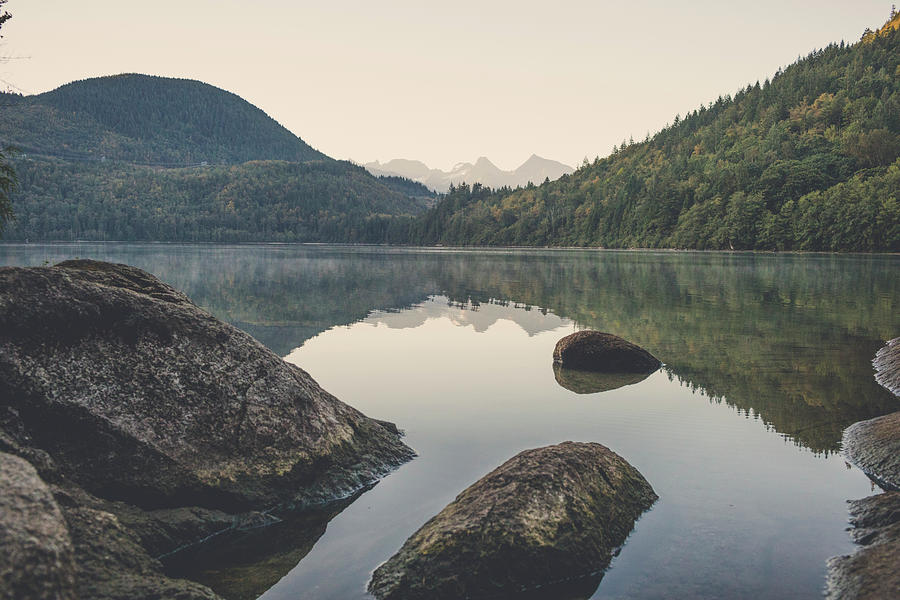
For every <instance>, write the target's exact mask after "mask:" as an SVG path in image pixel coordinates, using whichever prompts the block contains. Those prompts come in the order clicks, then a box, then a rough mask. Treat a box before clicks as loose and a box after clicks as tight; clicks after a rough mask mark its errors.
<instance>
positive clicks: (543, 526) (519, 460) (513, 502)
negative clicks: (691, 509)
mask: <svg viewBox="0 0 900 600" xmlns="http://www.w3.org/2000/svg"><path fill="white" fill-rule="evenodd" d="M656 499H657V496H656V494H655V493H654V492H653V489H652V488H651V487H650V484H649V483H647V481H646V480H645V479H644V478H643V477H642V476H641V474H640V473H639V472H638V471H637V469H635V468H634V467H632V466H631V465H629V464H628V463H627V462H626V461H625V460H624V459H623V458H622V457H620V456H618V455H617V454H615V453H614V452H612V451H611V450H609V449H608V448H606V447H604V446H602V445H600V444H592V443H575V442H564V443H562V444H558V445H555V446H547V447H544V448H538V449H535V450H526V451H524V452H521V453H519V454H517V455H516V456H514V457H513V458H512V459H510V460H508V461H507V462H505V463H504V464H503V465H501V466H500V467H498V468H497V469H495V470H494V471H492V472H491V473H489V474H488V475H486V476H485V477H483V478H482V479H480V480H478V481H477V482H476V483H474V484H473V485H471V486H470V487H469V488H467V489H466V490H465V491H463V492H462V493H461V494H459V496H457V497H456V499H455V500H454V501H453V502H451V503H450V504H449V505H447V507H446V508H444V510H442V511H441V512H440V513H439V514H438V515H436V516H435V517H433V518H432V519H431V520H430V521H428V522H427V523H426V524H425V525H423V526H422V528H421V529H419V530H418V531H417V532H416V533H414V534H413V535H412V536H411V537H410V538H409V539H408V540H407V541H406V543H404V544H403V547H402V548H401V549H400V551H399V552H397V554H395V555H394V556H393V557H391V559H390V560H388V561H387V562H386V563H384V564H383V565H382V566H380V567H379V568H378V569H376V571H375V573H374V575H373V576H372V580H371V582H370V583H369V590H370V591H371V592H372V593H373V594H374V595H375V596H376V597H377V598H379V599H391V600H394V599H400V598H403V599H406V600H417V599H425V598H428V599H434V600H441V599H447V600H449V599H459V598H480V597H491V598H493V597H507V596H509V595H512V594H517V593H519V592H522V591H529V590H530V591H532V592H533V591H535V590H538V589H540V590H542V591H541V592H540V593H541V594H543V595H542V596H540V597H546V598H559V597H562V595H558V594H557V593H556V592H555V591H554V589H553V586H554V584H562V585H565V586H567V587H571V585H572V583H573V582H574V581H578V580H580V579H583V580H587V581H589V582H590V583H591V584H592V585H593V586H594V587H596V583H597V582H598V581H599V574H600V573H602V570H603V569H605V568H606V566H607V565H608V564H609V561H610V560H611V558H612V556H613V554H614V552H616V550H617V548H619V547H620V546H621V544H622V543H624V542H625V538H626V537H628V534H629V533H630V532H631V530H632V528H633V526H634V522H635V520H636V519H637V518H638V517H639V516H640V515H641V514H642V513H643V512H644V511H645V510H647V509H648V508H649V507H650V506H651V505H652V504H653V503H654V502H655V501H656ZM545 591H546V593H545ZM562 593H567V592H561V593H560V594H562ZM589 595H590V593H588V596H589ZM584 597H587V596H584Z"/></svg>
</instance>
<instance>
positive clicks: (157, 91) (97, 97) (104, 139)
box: [0, 74, 328, 166]
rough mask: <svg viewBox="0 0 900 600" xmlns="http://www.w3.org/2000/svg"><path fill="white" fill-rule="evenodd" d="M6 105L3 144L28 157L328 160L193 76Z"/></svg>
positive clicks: (80, 86)
mask: <svg viewBox="0 0 900 600" xmlns="http://www.w3.org/2000/svg"><path fill="white" fill-rule="evenodd" d="M2 100H4V101H5V102H4V104H5V105H6V106H4V110H3V119H2V120H0V139H2V140H4V141H5V142H7V143H10V144H12V145H14V146H17V147H19V148H20V149H21V150H22V151H23V152H29V153H37V154H42V155H48V156H58V157H61V158H70V159H83V160H91V159H93V160H100V159H101V158H103V157H105V158H106V159H107V160H123V161H129V162H142V163H147V164H154V165H157V164H159V165H165V166H169V165H177V166H186V165H189V164H191V163H200V162H208V163H229V164H230V163H241V162H246V161H248V160H269V159H273V160H288V161H295V162H306V161H310V160H327V159H328V157H326V156H325V155H324V154H322V153H321V152H318V151H317V150H314V149H313V148H311V147H310V146H309V145H308V144H307V143H306V142H304V141H303V140H301V139H300V138H299V137H297V136H296V135H294V134H293V133H291V132H290V131H288V130H287V129H286V128H284V127H283V126H281V125H280V124H279V123H278V122H276V121H275V120H274V119H272V118H271V117H269V116H268V115H267V114H266V113H264V112H263V111H262V110H260V109H259V108H257V107H255V106H253V105H252V104H250V103H249V102H247V101H246V100H244V99H242V98H240V97H239V96H237V95H235V94H232V93H230V92H227V91H225V90H221V89H219V88H216V87H213V86H211V85H208V84H205V83H201V82H199V81H192V80H189V79H172V78H167V77H155V76H150V75H138V74H126V75H113V76H109V77H98V78H95V79H85V80H82V81H75V82H72V83H69V84H66V85H64V86H62V87H59V88H57V89H55V90H53V91H50V92H46V93H43V94H37V95H34V96H17V95H12V94H5V95H4V96H3V98H2Z"/></svg>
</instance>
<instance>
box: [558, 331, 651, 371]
mask: <svg viewBox="0 0 900 600" xmlns="http://www.w3.org/2000/svg"><path fill="white" fill-rule="evenodd" d="M553 362H554V363H557V364H559V365H561V366H563V367H566V368H567V369H581V370H585V371H603V372H606V373H650V372H653V371H655V370H656V369H658V368H659V367H660V366H662V363H661V362H660V361H659V359H657V358H656V357H655V356H653V355H652V354H650V353H649V352H647V351H646V350H644V349H643V348H641V347H640V346H636V345H635V344H632V343H631V342H629V341H627V340H624V339H622V338H620V337H619V336H616V335H613V334H611V333H603V332H600V331H589V330H588V331H576V332H575V333H573V334H571V335H567V336H566V337H564V338H562V339H561V340H559V341H558V342H557V343H556V348H554V350H553Z"/></svg>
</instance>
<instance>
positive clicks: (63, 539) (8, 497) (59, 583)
mask: <svg viewBox="0 0 900 600" xmlns="http://www.w3.org/2000/svg"><path fill="white" fill-rule="evenodd" d="M74 583H75V563H74V561H73V559H72V542H71V540H70V539H69V530H68V528H67V527H66V521H65V519H63V516H62V513H61V512H60V510H59V507H58V506H57V505H56V501H54V499H53V496H52V494H51V493H50V489H49V488H48V487H47V485H46V484H45V483H44V482H43V481H41V478H40V477H38V474H37V472H36V471H35V470H34V467H32V466H31V465H30V464H29V463H28V462H26V461H24V460H22V459H21V458H18V457H16V456H12V455H10V454H6V453H4V452H0V599H2V600H69V599H74V598H76V595H75V591H74Z"/></svg>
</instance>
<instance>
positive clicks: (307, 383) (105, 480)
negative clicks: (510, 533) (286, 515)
mask: <svg viewBox="0 0 900 600" xmlns="http://www.w3.org/2000/svg"><path fill="white" fill-rule="evenodd" d="M2 405H6V408H7V409H8V410H14V411H16V412H17V413H18V416H19V418H20V419H21V423H22V428H24V433H23V435H24V436H26V437H27V438H28V439H29V440H30V444H31V445H32V446H35V447H37V448H40V449H41V450H43V451H46V453H47V454H49V456H51V457H52V459H53V460H54V461H55V462H56V463H57V464H58V465H59V469H60V471H61V473H62V475H64V476H66V477H68V478H69V479H71V480H72V481H74V482H76V483H78V484H79V485H81V486H83V487H84V488H85V489H87V490H88V491H90V492H91V493H93V494H95V495H97V496H100V497H103V498H107V499H111V500H123V501H126V502H130V503H132V504H135V505H138V506H140V507H142V508H145V509H146V508H166V507H176V506H191V505H197V506H205V507H208V508H218V509H223V510H246V509H249V508H257V507H263V506H272V505H276V504H280V505H305V504H309V503H318V502H322V501H327V500H332V499H335V498H339V497H342V496H346V495H348V494H350V493H352V492H353V491H356V490H358V489H360V488H361V487H363V486H365V485H367V484H370V483H371V482H373V481H374V480H375V479H377V478H378V477H379V476H380V475H383V474H384V473H386V472H387V471H389V470H390V469H391V468H393V467H395V466H397V465H399V464H401V463H402V462H404V461H406V460H408V459H410V458H411V457H412V456H413V452H412V450H410V449H409V448H408V447H406V446H405V445H404V444H403V443H402V442H401V441H400V439H399V436H398V434H397V432H396V430H393V431H392V430H391V429H390V428H389V427H386V426H385V425H384V424H382V423H379V422H377V421H375V420H373V419H370V418H368V417H366V416H365V415H363V414H361V413H360V412H359V411H357V410H355V409H353V408H351V407H349V406H347V405H346V404H344V403H342V402H340V401H339V400H337V399H336V398H335V397H334V396H332V395H331V394H329V393H327V392H326V391H324V390H323V389H322V388H321V387H319V385H318V384H317V383H316V382H315V381H314V380H313V379H312V378H311V377H310V376H309V375H308V374H307V373H306V372H305V371H303V370H302V369H299V368H297V367H295V366H293V365H290V364H288V363H286V362H284V361H283V360H282V359H281V358H279V357H278V356H276V355H275V354H273V353H272V352H270V351H269V350H268V349H266V348H265V347H264V346H262V345H261V344H259V343H258V342H256V341H255V340H254V339H253V338H251V337H250V336H249V335H247V334H245V333H243V332H241V331H239V330H238V329H236V328H234V327H232V326H231V325H228V324H226V323H223V322H221V321H219V320H217V319H215V318H214V317H212V316H211V315H209V314H208V313H206V312H205V311H203V310H201V309H200V308H198V307H197V306H196V305H194V304H193V303H192V302H191V301H190V300H189V299H188V298H187V297H186V296H185V295H183V294H182V293H180V292H178V291H177V290H175V289H174V288H172V287H170V286H168V285H166V284H164V283H162V282H160V281H159V280H158V279H156V278H155V277H153V276H152V275H150V274H149V273H146V272H144V271H141V270H140V269H136V268H134V267H129V266H125V265H114V264H109V263H102V262H96V261H88V260H77V261H66V262H63V263H60V264H59V265H57V266H55V267H41V268H11V267H10V268H2V269H0V408H3V406H2Z"/></svg>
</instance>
